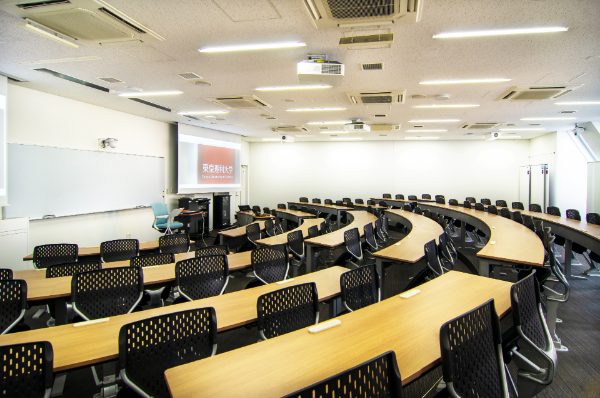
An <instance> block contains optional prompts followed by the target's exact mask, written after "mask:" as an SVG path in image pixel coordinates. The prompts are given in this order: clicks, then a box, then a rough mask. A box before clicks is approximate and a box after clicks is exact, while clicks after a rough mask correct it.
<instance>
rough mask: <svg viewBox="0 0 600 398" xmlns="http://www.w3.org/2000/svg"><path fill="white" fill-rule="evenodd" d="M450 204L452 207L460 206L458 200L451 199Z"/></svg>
mask: <svg viewBox="0 0 600 398" xmlns="http://www.w3.org/2000/svg"><path fill="white" fill-rule="evenodd" d="M448 204H449V205H450V206H458V200H456V199H450V200H448Z"/></svg>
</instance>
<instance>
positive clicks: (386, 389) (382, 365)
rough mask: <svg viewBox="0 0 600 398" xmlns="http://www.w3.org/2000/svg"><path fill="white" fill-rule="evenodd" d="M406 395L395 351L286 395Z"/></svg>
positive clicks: (300, 397) (288, 397)
mask: <svg viewBox="0 0 600 398" xmlns="http://www.w3.org/2000/svg"><path fill="white" fill-rule="evenodd" d="M313 397H322V398H325V397H327V398H330V397H355V398H371V397H395V398H402V379H401V377H400V371H399V370H398V364H397V363H396V355H395V354H394V351H388V352H386V353H384V354H381V355H379V356H377V357H375V358H373V359H369V360H368V361H365V362H363V363H361V364H359V365H356V366H354V367H352V368H350V369H348V370H345V371H343V372H340V373H338V374H336V375H333V376H330V377H328V378H327V379H325V380H322V381H320V382H318V383H315V384H313V385H311V386H308V387H305V388H303V389H301V390H298V391H296V392H293V393H291V394H288V395H286V396H285V397H284V398H313Z"/></svg>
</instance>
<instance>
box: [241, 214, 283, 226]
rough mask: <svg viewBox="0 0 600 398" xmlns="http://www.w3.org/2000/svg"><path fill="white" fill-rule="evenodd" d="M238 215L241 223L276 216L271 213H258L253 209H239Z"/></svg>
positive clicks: (245, 223) (244, 223)
mask: <svg viewBox="0 0 600 398" xmlns="http://www.w3.org/2000/svg"><path fill="white" fill-rule="evenodd" d="M236 217H237V223H238V224H239V225H248V224H252V223H253V222H255V221H258V220H263V221H264V220H266V219H268V218H274V217H273V216H272V215H271V214H259V215H256V214H255V213H254V212H253V211H238V212H237V213H236Z"/></svg>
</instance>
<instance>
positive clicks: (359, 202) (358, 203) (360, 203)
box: [354, 199, 365, 205]
mask: <svg viewBox="0 0 600 398" xmlns="http://www.w3.org/2000/svg"><path fill="white" fill-rule="evenodd" d="M354 203H356V204H357V205H364V204H365V201H364V200H362V199H354Z"/></svg>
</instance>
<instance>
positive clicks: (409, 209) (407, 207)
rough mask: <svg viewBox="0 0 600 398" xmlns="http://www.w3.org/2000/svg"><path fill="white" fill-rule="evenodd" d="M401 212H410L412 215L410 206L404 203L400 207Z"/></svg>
mask: <svg viewBox="0 0 600 398" xmlns="http://www.w3.org/2000/svg"><path fill="white" fill-rule="evenodd" d="M402 210H404V211H410V212H411V213H412V211H413V208H412V206H411V205H410V204H409V203H405V204H403V205H402Z"/></svg>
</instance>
